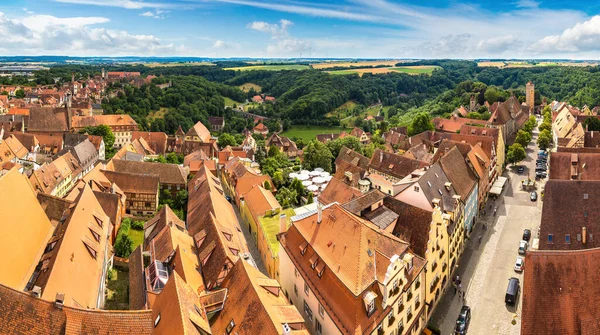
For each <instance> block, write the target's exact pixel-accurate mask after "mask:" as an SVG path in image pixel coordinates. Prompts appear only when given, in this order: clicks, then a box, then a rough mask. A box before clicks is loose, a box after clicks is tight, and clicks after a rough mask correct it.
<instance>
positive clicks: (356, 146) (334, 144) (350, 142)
mask: <svg viewBox="0 0 600 335" xmlns="http://www.w3.org/2000/svg"><path fill="white" fill-rule="evenodd" d="M344 146H345V147H346V148H348V149H352V150H354V151H356V152H357V153H359V154H362V152H363V151H362V145H361V144H360V140H359V139H358V137H356V136H346V137H343V138H336V139H335V140H333V141H329V142H327V147H328V148H329V151H331V155H333V157H336V158H337V156H338V155H339V154H340V150H341V149H342V147H344Z"/></svg>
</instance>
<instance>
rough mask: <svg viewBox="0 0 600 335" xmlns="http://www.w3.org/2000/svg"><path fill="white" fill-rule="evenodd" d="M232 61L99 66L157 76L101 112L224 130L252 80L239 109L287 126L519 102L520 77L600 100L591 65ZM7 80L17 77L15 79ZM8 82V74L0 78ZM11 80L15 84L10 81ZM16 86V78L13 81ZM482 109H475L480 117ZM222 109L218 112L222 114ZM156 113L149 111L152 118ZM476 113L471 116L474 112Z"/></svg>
mask: <svg viewBox="0 0 600 335" xmlns="http://www.w3.org/2000/svg"><path fill="white" fill-rule="evenodd" d="M232 65H239V64H236V63H235V62H233V63H232V62H220V63H218V64H216V65H214V66H173V67H147V66H144V65H118V66H114V65H112V66H107V68H106V70H107V71H139V72H141V73H142V75H143V76H146V75H150V74H153V75H157V76H160V77H159V78H156V79H154V80H153V83H152V84H150V85H144V86H142V87H140V88H135V87H131V86H129V85H121V84H116V85H114V86H113V87H111V89H113V90H119V91H120V92H119V94H118V96H117V97H116V98H113V99H110V100H108V99H106V100H105V101H103V107H104V108H105V110H106V112H107V113H120V112H126V113H128V114H131V115H132V116H133V117H134V118H135V119H136V121H137V122H138V123H139V124H140V125H141V126H142V128H144V129H148V130H162V131H167V132H173V131H174V130H175V129H176V128H177V126H178V125H179V124H181V125H182V127H184V128H186V127H189V126H191V125H192V124H193V123H195V122H197V121H202V122H206V120H207V118H208V116H211V115H219V116H221V115H226V116H227V117H228V119H230V118H231V119H232V120H233V127H228V128H229V129H227V130H228V131H232V132H234V133H235V132H239V131H241V129H243V127H245V126H250V124H249V123H248V122H247V121H246V120H243V119H241V117H238V116H236V114H235V113H234V112H232V111H230V110H225V109H224V108H223V106H224V97H227V98H229V99H231V100H233V101H239V102H242V101H246V99H248V98H250V97H251V96H252V95H254V94H256V92H254V91H253V90H251V91H250V92H243V91H241V90H240V89H239V88H238V86H239V85H242V84H245V83H254V84H257V85H259V86H261V88H262V92H263V93H265V94H268V95H272V96H274V97H276V98H277V102H276V103H274V104H263V105H260V106H259V107H256V106H253V107H250V108H254V109H247V111H251V112H253V113H256V114H261V115H264V116H267V117H269V118H271V119H272V120H271V121H270V122H275V120H276V121H277V122H279V123H280V124H281V125H282V126H283V127H284V128H286V127H288V126H289V125H290V124H309V125H327V126H333V125H338V124H339V120H338V119H335V118H327V117H326V114H327V113H330V112H331V111H332V110H334V109H335V108H337V107H339V106H341V105H342V104H344V103H345V102H347V101H355V102H356V103H357V104H360V105H362V106H370V105H374V104H377V103H382V105H383V106H392V107H391V108H390V109H389V112H388V116H389V118H390V123H391V124H392V125H395V124H401V125H406V124H408V123H409V122H410V120H411V119H412V118H413V117H414V116H415V115H417V114H418V113H420V112H427V113H429V114H431V115H433V116H438V115H440V116H442V115H448V114H449V113H451V112H452V111H453V110H454V109H455V108H456V107H458V106H460V105H468V103H469V99H470V97H471V96H472V95H475V96H476V98H477V100H478V102H479V103H480V104H483V102H484V101H489V102H494V101H503V100H504V99H506V98H508V97H509V96H510V94H511V93H512V94H515V95H516V96H517V97H518V98H519V99H520V100H521V101H523V100H524V87H525V84H526V83H527V81H530V80H531V81H532V82H534V83H535V86H536V100H537V102H538V103H539V102H541V97H542V96H544V97H547V98H548V99H549V100H563V101H569V102H570V103H571V104H573V105H575V106H583V105H588V106H596V105H600V72H599V71H598V68H596V67H561V66H556V67H530V68H508V69H498V68H491V67H489V68H488V67H477V64H476V63H475V62H472V61H455V60H432V61H421V62H415V63H414V64H406V63H402V65H438V66H441V67H442V69H440V70H436V71H434V72H433V73H432V74H431V75H408V74H404V73H395V72H394V73H388V74H364V75H363V76H362V77H360V76H358V75H352V74H349V75H330V74H328V73H327V72H324V71H319V70H313V69H309V70H283V71H266V70H253V71H232V70H224V68H226V67H229V66H232ZM100 70H101V67H99V66H83V65H66V66H56V67H52V68H51V69H50V70H49V71H40V72H38V73H36V76H35V79H34V81H32V82H31V84H47V85H52V84H54V83H55V80H56V79H58V82H57V84H60V83H61V82H64V81H67V80H70V76H71V72H75V73H77V75H76V77H77V78H86V77H87V76H93V75H96V74H99V73H100ZM13 80H15V81H22V79H18V78H16V77H15V79H13ZM168 80H171V81H172V82H173V87H170V88H167V89H164V90H161V89H159V88H158V87H156V85H155V84H159V83H164V82H167V81H168ZM2 83H4V84H10V83H11V79H7V78H2ZM15 83H16V82H15ZM21 84H22V83H21ZM485 112H486V111H485V110H481V111H480V113H482V115H483V114H484V113H485ZM224 113H226V114H224ZM157 115H158V116H159V117H156V116H157ZM474 117H476V115H474Z"/></svg>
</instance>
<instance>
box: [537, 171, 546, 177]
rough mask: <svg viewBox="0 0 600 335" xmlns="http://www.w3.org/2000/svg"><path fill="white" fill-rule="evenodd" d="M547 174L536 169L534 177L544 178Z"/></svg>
mask: <svg viewBox="0 0 600 335" xmlns="http://www.w3.org/2000/svg"><path fill="white" fill-rule="evenodd" d="M547 176H548V175H547V174H546V171H538V172H536V173H535V177H536V178H537V179H543V178H546V177H547Z"/></svg>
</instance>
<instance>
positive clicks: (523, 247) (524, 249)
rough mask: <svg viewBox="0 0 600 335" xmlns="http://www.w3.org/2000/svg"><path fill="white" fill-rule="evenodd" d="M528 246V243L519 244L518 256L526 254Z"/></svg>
mask: <svg viewBox="0 0 600 335" xmlns="http://www.w3.org/2000/svg"><path fill="white" fill-rule="evenodd" d="M528 246H529V243H528V242H527V241H521V242H519V255H525V253H526V252H527V247H528Z"/></svg>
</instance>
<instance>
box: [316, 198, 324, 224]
mask: <svg viewBox="0 0 600 335" xmlns="http://www.w3.org/2000/svg"><path fill="white" fill-rule="evenodd" d="M321 221H323V204H321V202H320V201H317V223H321Z"/></svg>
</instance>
